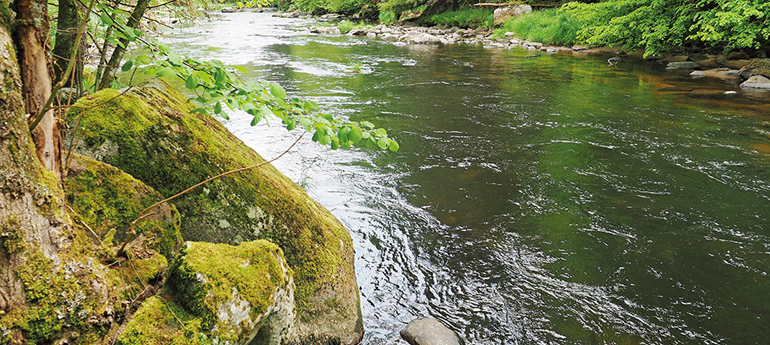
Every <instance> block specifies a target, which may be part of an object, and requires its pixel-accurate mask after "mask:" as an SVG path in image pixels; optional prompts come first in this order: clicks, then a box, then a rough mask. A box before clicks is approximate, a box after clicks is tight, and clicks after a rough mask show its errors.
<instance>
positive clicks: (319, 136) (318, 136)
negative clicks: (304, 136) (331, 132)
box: [312, 131, 321, 142]
mask: <svg viewBox="0 0 770 345" xmlns="http://www.w3.org/2000/svg"><path fill="white" fill-rule="evenodd" d="M312 139H313V141H316V142H317V141H318V140H320V139H321V134H320V131H315V133H313V138H312Z"/></svg>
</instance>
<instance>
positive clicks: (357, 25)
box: [337, 20, 371, 34]
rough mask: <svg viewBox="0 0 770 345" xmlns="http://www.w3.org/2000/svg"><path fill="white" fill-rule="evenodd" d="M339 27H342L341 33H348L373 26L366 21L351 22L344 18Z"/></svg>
mask: <svg viewBox="0 0 770 345" xmlns="http://www.w3.org/2000/svg"><path fill="white" fill-rule="evenodd" d="M337 28H338V29H340V33H343V34H346V33H348V32H350V31H351V30H354V29H367V28H371V25H367V24H366V23H364V22H351V21H348V20H343V21H341V22H339V24H337Z"/></svg>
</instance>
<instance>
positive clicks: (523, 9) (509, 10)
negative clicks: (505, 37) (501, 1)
mask: <svg viewBox="0 0 770 345" xmlns="http://www.w3.org/2000/svg"><path fill="white" fill-rule="evenodd" d="M530 12H532V6H529V5H518V6H505V7H498V8H497V9H496V10H495V12H494V20H495V26H498V25H501V24H503V23H505V21H507V20H508V19H509V18H517V17H520V16H521V15H523V14H525V13H530Z"/></svg>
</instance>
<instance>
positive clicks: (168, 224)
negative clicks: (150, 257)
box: [64, 155, 182, 260]
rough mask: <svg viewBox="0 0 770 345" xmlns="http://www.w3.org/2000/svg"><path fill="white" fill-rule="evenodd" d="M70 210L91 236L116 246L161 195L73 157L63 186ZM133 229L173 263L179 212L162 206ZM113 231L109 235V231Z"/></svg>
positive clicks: (120, 174) (128, 177)
mask: <svg viewBox="0 0 770 345" xmlns="http://www.w3.org/2000/svg"><path fill="white" fill-rule="evenodd" d="M64 189H65V192H66V193H67V201H68V203H69V205H70V207H72V208H73V210H74V211H75V212H76V213H77V214H78V215H79V216H80V219H79V220H80V221H81V222H82V223H83V224H87V225H88V226H90V227H91V229H92V230H93V231H94V233H95V235H97V236H100V238H102V239H104V238H105V237H107V242H112V239H114V240H115V241H117V242H116V243H115V244H118V243H120V242H122V241H125V240H126V239H127V238H128V232H129V226H130V224H131V222H132V221H134V220H135V219H136V218H137V217H139V214H140V213H141V212H142V211H143V210H144V209H146V208H147V207H150V206H152V205H153V204H155V203H156V202H158V201H160V200H163V196H162V195H160V193H158V192H156V191H155V190H154V189H152V188H151V187H149V186H147V185H145V184H144V183H142V182H141V181H139V180H137V179H135V178H133V177H132V176H131V175H129V174H126V173H125V172H123V171H121V170H120V169H117V168H115V167H113V166H111V165H107V164H104V163H102V162H99V161H96V160H94V159H92V158H89V157H84V156H81V155H75V157H74V158H73V160H72V163H71V164H70V169H69V174H68V175H67V180H66V183H65V188H64ZM150 213H151V215H150V216H149V217H147V218H144V219H142V220H141V221H140V222H138V223H137V224H136V226H135V231H136V232H137V233H140V234H144V235H145V237H146V238H147V239H146V241H147V244H148V245H149V247H150V248H152V249H154V250H157V251H159V252H160V253H161V254H163V256H165V257H166V258H167V259H168V260H173V259H174V257H175V256H176V253H177V252H178V251H179V247H180V246H181V245H182V235H181V234H180V232H179V219H180V217H179V212H178V211H177V210H176V207H174V205H169V204H167V203H166V204H162V205H160V206H157V207H155V209H153V210H150ZM113 229H114V230H115V231H112V232H110V231H111V230H113ZM110 244H112V243H110Z"/></svg>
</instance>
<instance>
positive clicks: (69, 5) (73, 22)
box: [51, 0, 86, 91]
mask: <svg viewBox="0 0 770 345" xmlns="http://www.w3.org/2000/svg"><path fill="white" fill-rule="evenodd" d="M84 10H85V9H84V8H83V6H82V5H81V3H80V2H79V1H77V0H59V19H58V20H57V22H56V45H55V46H54V47H53V51H52V52H51V54H52V55H53V59H54V63H53V70H54V80H55V81H57V82H58V81H59V80H67V84H70V83H72V84H74V85H75V87H77V88H78V91H83V90H80V86H81V85H80V84H81V81H82V79H83V58H84V55H85V42H86V40H85V38H86V36H85V35H83V38H82V39H81V42H80V44H78V42H76V40H77V37H78V28H80V23H81V20H80V17H81V14H82V13H83V12H84ZM76 48H78V53H77V58H76V60H75V66H74V73H73V74H72V76H64V75H63V74H64V72H65V71H66V70H67V65H68V64H69V63H70V57H71V56H72V52H73V51H74V50H75V49H76Z"/></svg>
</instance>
